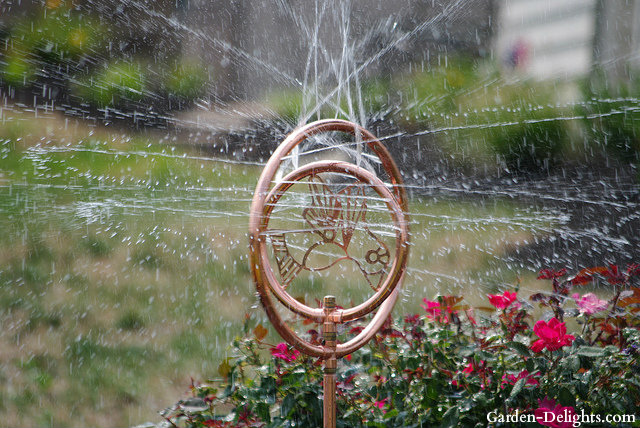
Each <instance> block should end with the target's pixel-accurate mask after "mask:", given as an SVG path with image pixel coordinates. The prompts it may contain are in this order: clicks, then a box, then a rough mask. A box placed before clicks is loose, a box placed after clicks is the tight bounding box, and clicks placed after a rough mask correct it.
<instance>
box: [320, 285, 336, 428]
mask: <svg viewBox="0 0 640 428" xmlns="http://www.w3.org/2000/svg"><path fill="white" fill-rule="evenodd" d="M323 306H324V312H325V321H324V324H323V325H322V336H323V337H324V347H325V349H326V350H327V351H329V352H330V357H329V358H327V359H326V360H325V361H324V382H323V395H324V399H323V420H324V424H323V427H324V428H335V427H336V369H337V367H338V360H337V359H336V354H335V352H336V346H337V337H336V336H337V329H336V323H335V321H334V319H333V317H332V315H333V312H334V311H335V309H336V298H335V297H334V296H325V297H324V305H323Z"/></svg>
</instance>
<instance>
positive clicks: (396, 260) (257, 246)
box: [249, 119, 409, 428]
mask: <svg viewBox="0 0 640 428" xmlns="http://www.w3.org/2000/svg"><path fill="white" fill-rule="evenodd" d="M331 131H340V132H345V133H349V134H351V135H353V136H354V137H357V139H358V140H360V139H361V141H362V142H363V144H366V145H367V147H368V148H369V149H371V151H372V152H373V153H374V154H375V155H376V156H377V157H378V158H379V159H380V162H381V164H382V167H383V169H384V171H385V173H386V174H387V175H388V177H389V180H390V185H386V184H385V183H383V182H382V181H381V180H380V179H379V178H378V177H377V176H376V175H375V174H373V173H371V172H369V171H367V170H365V169H364V168H361V167H359V166H356V165H354V164H351V163H348V162H342V161H318V162H313V163H310V164H307V165H304V166H302V167H300V168H298V169H296V170H294V171H293V172H291V173H289V174H287V175H286V176H285V177H284V178H283V179H281V180H279V181H278V182H276V180H275V177H276V173H277V171H278V168H279V167H280V165H281V163H282V161H283V159H284V158H285V157H286V156H288V155H289V154H290V153H291V152H292V150H293V149H294V148H295V147H296V146H298V145H299V144H301V143H302V142H304V141H305V140H306V139H307V138H308V137H310V136H312V135H315V134H319V133H323V132H331ZM327 173H329V174H337V175H340V176H346V177H348V178H349V180H350V183H352V184H349V185H346V186H345V187H343V188H342V189H341V190H339V191H333V190H332V188H331V186H329V185H328V184H327V183H325V181H324V180H323V179H322V176H321V174H327ZM305 182H306V183H307V186H308V188H309V191H310V194H311V202H310V204H309V205H308V206H306V207H301V209H302V214H301V216H302V219H301V221H304V224H305V226H306V228H305V229H304V230H303V231H299V230H298V231H295V232H296V233H306V234H307V235H305V236H307V237H308V238H309V239H308V240H309V241H311V242H312V243H311V245H309V247H308V248H306V249H304V248H303V249H302V250H301V251H302V256H300V255H298V258H296V256H295V255H294V254H293V253H292V252H291V251H290V248H289V244H288V241H287V233H293V231H291V232H287V231H282V230H271V229H269V221H270V220H271V216H272V214H273V212H274V209H275V207H277V206H278V202H279V201H280V200H281V199H282V197H283V196H284V195H285V194H286V192H287V191H288V190H289V189H291V187H292V186H293V185H294V184H300V183H305ZM365 188H369V189H372V190H373V191H374V192H375V193H376V194H377V195H378V197H379V198H380V200H382V201H384V204H385V205H386V208H387V211H388V213H389V215H390V217H391V221H392V223H393V230H394V232H395V248H394V250H395V252H394V253H393V257H392V254H391V251H390V249H389V247H388V246H387V245H386V244H385V242H384V241H383V240H382V239H380V238H379V237H378V236H376V234H375V233H374V232H373V231H372V230H371V229H369V228H368V226H367V225H366V221H365V219H366V216H367V212H368V204H367V196H366V195H365V191H364V189H365ZM407 207H408V202H407V195H406V192H405V189H404V187H403V185H402V179H401V177H400V173H399V171H398V168H397V166H396V165H395V163H394V162H393V159H392V158H391V156H390V154H389V152H388V151H387V149H386V148H385V147H384V146H383V145H382V143H380V141H379V140H378V139H377V138H376V137H375V136H373V135H372V134H371V133H370V132H369V131H367V130H365V129H364V128H362V127H360V126H358V125H356V124H354V123H351V122H348V121H345V120H340V119H329V120H322V121H317V122H314V123H311V124H309V125H306V126H303V127H301V128H299V129H297V130H295V131H294V132H292V133H291V134H290V135H289V136H288V137H287V138H286V139H285V140H284V141H283V142H282V144H281V145H280V146H279V147H278V148H277V149H276V151H275V152H274V153H273V155H272V156H271V158H270V159H269V161H268V162H267V165H266V166H265V168H264V170H263V171H262V174H261V176H260V179H259V180H258V184H257V186H256V191H255V194H254V197H253V202H252V204H251V212H250V218H249V248H250V264H251V271H252V274H253V279H254V282H255V283H256V289H257V291H258V295H259V297H260V301H261V303H262V306H263V307H264V309H265V312H266V313H267V316H268V317H269V319H270V321H271V323H272V324H273V326H274V327H275V329H276V330H277V331H278V333H279V334H280V335H281V336H282V338H283V339H284V340H286V341H287V342H289V343H290V344H292V345H293V346H294V347H296V348H297V349H298V350H300V351H301V352H304V353H306V354H308V355H310V356H313V357H318V358H321V359H322V360H324V377H323V394H324V428H335V425H336V404H335V398H336V369H337V359H338V358H341V357H343V356H345V355H347V354H350V353H352V352H354V351H355V350H357V349H359V348H360V347H362V346H363V345H364V344H366V343H367V342H368V341H369V340H370V339H371V338H372V337H373V336H374V335H375V334H376V333H377V331H378V330H379V329H380V328H381V327H382V325H383V323H384V322H385V320H386V319H387V317H388V315H389V314H390V313H391V310H392V309H393V305H394V304H395V302H396V300H397V298H398V294H399V285H400V284H401V283H402V280H403V278H404V273H405V268H406V264H407V259H408V253H409V247H408V242H409V230H408V215H407ZM356 229H358V230H364V232H365V233H366V234H367V236H369V237H370V239H371V240H372V241H371V242H374V243H376V245H377V248H373V249H369V251H366V253H365V254H364V257H363V258H362V259H357V258H356V257H355V256H354V255H353V253H352V251H351V248H350V244H351V241H352V237H353V234H354V231H355V230H356ZM323 246H332V247H335V248H338V249H339V250H340V254H344V255H341V256H340V257H339V258H338V259H336V260H333V261H331V262H329V263H327V264H326V265H321V266H313V267H312V266H310V264H309V259H310V258H311V257H312V256H313V255H314V254H315V252H316V251H317V249H318V248H323ZM270 254H272V258H270V257H269V255H270ZM272 260H275V263H272ZM344 260H349V261H351V262H352V263H354V264H355V265H356V266H357V269H359V271H360V272H361V273H362V275H363V277H364V279H365V280H366V281H367V283H368V285H369V286H370V287H371V288H372V290H373V294H372V295H371V296H370V297H369V298H368V299H367V300H366V301H364V302H362V303H360V304H358V305H356V306H353V307H350V308H344V309H342V308H337V307H336V299H335V297H334V296H325V297H324V299H323V306H322V308H313V307H310V306H307V305H306V304H304V303H302V302H300V301H298V300H296V299H295V298H293V297H292V296H291V295H290V294H289V293H288V292H287V288H288V287H289V285H290V284H291V283H292V282H293V281H294V280H295V278H296V277H297V276H298V275H299V274H300V273H301V272H303V271H309V272H313V271H322V270H326V269H329V268H331V267H332V266H334V265H335V264H337V263H338V262H342V261H344ZM272 264H273V265H275V266H272ZM273 296H275V297H276V299H277V300H278V301H280V303H282V304H283V305H284V307H286V308H287V309H289V310H291V311H292V312H294V313H296V314H299V315H301V316H303V317H305V318H307V319H311V320H313V321H315V322H318V323H322V335H323V339H324V343H323V344H322V345H313V344H311V343H309V342H307V341H305V340H303V339H302V338H301V337H300V336H298V335H297V334H296V333H295V332H294V331H293V330H292V329H291V328H290V327H289V326H288V325H287V324H286V323H285V322H284V320H283V319H282V318H281V317H280V315H279V313H278V311H277V309H276V306H275V302H274V301H273ZM376 310H377V312H376V314H375V315H374V317H373V319H372V321H371V322H370V323H369V324H368V325H367V326H366V327H365V328H364V329H363V330H362V331H361V332H360V333H359V334H358V335H356V336H355V337H354V338H352V339H351V340H349V341H347V342H345V343H338V342H337V324H340V323H344V322H347V321H351V320H355V319H359V318H362V317H363V316H365V315H367V314H369V313H371V312H372V311H376Z"/></svg>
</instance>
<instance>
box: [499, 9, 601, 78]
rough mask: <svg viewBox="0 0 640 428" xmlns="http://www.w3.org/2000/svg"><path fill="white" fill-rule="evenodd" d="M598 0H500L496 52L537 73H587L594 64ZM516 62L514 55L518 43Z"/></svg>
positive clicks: (522, 69) (558, 75)
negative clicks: (512, 56)
mask: <svg viewBox="0 0 640 428" xmlns="http://www.w3.org/2000/svg"><path fill="white" fill-rule="evenodd" d="M595 11H596V1H595V0H501V1H500V5H499V9H498V22H497V23H498V25H497V28H496V33H495V39H494V55H498V56H499V58H500V59H501V60H503V62H504V63H505V66H506V67H515V68H518V69H519V70H520V72H522V73H524V74H526V75H528V76H530V77H533V78H536V79H549V78H567V77H575V76H582V75H586V74H587V73H588V72H589V71H590V70H591V67H592V62H593V41H594V36H595V28H596V18H595ZM518 47H519V49H520V51H519V58H518V61H517V64H513V63H510V62H509V55H510V52H511V51H512V50H513V49H516V48H518Z"/></svg>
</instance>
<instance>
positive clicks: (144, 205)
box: [0, 110, 551, 426]
mask: <svg viewBox="0 0 640 428" xmlns="http://www.w3.org/2000/svg"><path fill="white" fill-rule="evenodd" d="M2 115H3V117H2V118H0V119H1V120H0V230H2V233H1V234H0V324H1V325H2V329H1V330H0V418H1V420H2V421H3V422H2V425H4V426H131V425H135V424H139V423H142V422H144V421H149V420H151V421H157V420H158V419H159V417H158V415H157V411H158V410H160V409H162V408H164V407H167V406H169V405H171V404H173V403H174V402H175V401H176V400H177V399H178V398H180V397H182V396H183V395H184V392H185V391H186V390H187V389H188V386H189V383H190V378H191V377H193V378H194V379H197V380H206V379H210V378H214V377H218V365H219V364H220V363H221V361H223V359H224V358H225V357H226V352H227V347H228V345H229V344H230V342H231V340H232V339H233V338H234V336H236V335H239V334H241V325H242V322H243V319H244V316H245V314H246V313H247V312H251V313H253V314H255V315H256V316H260V317H262V312H261V310H260V309H259V308H257V307H256V305H257V299H256V297H255V294H254V287H253V283H252V280H251V275H250V272H249V269H248V263H247V239H246V228H247V222H248V211H249V203H250V198H251V196H252V193H253V189H254V186H255V183H256V181H257V177H258V174H259V172H260V168H259V167H256V166H249V165H237V164H230V163H227V162H224V161H219V160H218V161H216V160H210V159H203V158H200V157H199V156H196V155H194V154H193V153H190V152H189V151H188V150H185V149H178V148H171V147H170V146H167V145H166V144H162V143H161V142H159V141H158V139H157V138H155V137H154V136H152V135H151V134H136V135H120V134H118V133H116V132H108V131H107V130H105V129H102V128H90V127H88V126H86V125H84V124H82V123H75V122H74V123H73V124H72V125H71V124H69V123H68V120H65V119H63V118H58V117H48V118H45V119H38V120H37V121H35V120H31V119H30V118H29V117H26V116H24V115H17V114H14V113H11V112H7V111H6V110H5V111H4V112H3V113H2ZM411 213H412V217H411V220H412V225H411V228H412V234H413V236H412V249H411V252H412V254H411V256H410V257H411V259H410V263H409V273H408V275H407V278H406V281H405V285H406V288H405V292H404V294H403V298H402V301H401V302H400V306H399V308H398V309H396V313H398V314H399V313H403V312H406V311H418V310H420V308H419V303H420V302H421V299H422V297H433V295H434V294H435V293H438V292H440V293H443V294H466V297H467V298H469V299H470V300H473V299H476V300H477V301H480V300H482V298H483V296H484V293H486V292H487V291H493V290H495V289H496V287H498V286H501V285H504V284H505V283H515V282H516V281H517V277H518V275H519V273H518V272H511V271H505V270H500V271H499V274H498V273H496V272H498V270H496V269H498V268H497V267H496V266H497V263H499V261H498V260H497V258H496V255H500V254H502V253H503V252H504V251H505V250H507V249H509V248H510V247H512V246H517V245H520V244H521V243H522V242H523V241H524V240H527V239H530V238H531V236H532V233H535V232H536V231H539V232H540V233H543V231H544V230H545V229H546V228H548V227H549V226H550V223H551V222H550V221H549V220H545V219H535V218H529V217H527V216H526V213H524V211H522V210H521V209H519V208H518V207H517V206H516V205H514V204H513V203H507V202H504V203H496V204H477V203H474V202H472V201H471V202H460V201H455V200H438V201H433V200H427V199H416V200H413V201H412V205H411ZM492 272H493V274H492ZM487 273H489V275H487ZM486 278H492V280H491V281H489V282H487V281H485V282H484V283H483V284H482V285H481V286H480V285H478V284H479V283H480V282H482V281H484V280H485V279H486ZM531 280H532V278H531V275H529V276H525V277H524V278H521V281H522V283H523V284H526V283H528V281H531ZM314 286H315V287H317V286H318V284H315V285H314ZM303 292H304V287H303ZM351 295H352V296H353V299H354V300H356V299H358V298H359V297H360V296H359V295H357V293H355V294H351ZM270 340H272V341H276V340H277V338H275V337H271V339H270Z"/></svg>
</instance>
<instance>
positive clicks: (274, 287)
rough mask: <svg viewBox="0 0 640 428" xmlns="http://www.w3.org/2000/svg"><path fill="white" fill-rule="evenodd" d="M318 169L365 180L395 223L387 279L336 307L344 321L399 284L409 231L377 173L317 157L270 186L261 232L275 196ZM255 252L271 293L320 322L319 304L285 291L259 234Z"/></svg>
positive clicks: (362, 312) (374, 304) (366, 310)
mask: <svg viewBox="0 0 640 428" xmlns="http://www.w3.org/2000/svg"><path fill="white" fill-rule="evenodd" d="M318 172H336V173H344V174H347V175H351V176H352V177H355V178H358V179H359V180H360V181H362V182H364V183H367V184H368V185H369V186H371V187H372V188H373V189H374V190H375V191H376V192H377V193H378V195H380V196H381V197H382V198H383V199H384V200H385V201H386V204H387V208H388V209H389V211H390V213H391V216H392V218H393V222H394V225H395V227H396V257H395V258H394V260H393V264H392V266H391V271H390V273H389V274H388V275H387V277H386V279H385V280H384V282H383V284H382V285H381V286H380V287H379V288H378V290H377V291H376V292H375V293H374V294H373V295H372V296H371V297H370V298H369V299H367V300H366V301H365V302H363V303H361V304H359V305H357V306H354V307H352V308H349V309H344V310H341V311H338V313H339V315H338V317H339V319H340V320H341V321H342V322H347V321H351V320H354V319H358V318H361V317H363V316H364V315H366V314H368V313H370V312H371V311H373V310H374V309H376V308H377V307H378V306H380V304H381V303H382V302H383V301H384V300H385V299H386V298H387V297H388V296H389V295H390V294H391V292H392V291H393V289H394V288H395V287H396V286H397V285H398V282H399V280H400V275H401V273H402V272H403V271H404V268H405V266H406V261H407V255H408V247H407V245H406V242H407V239H408V236H409V231H408V229H407V222H406V220H405V216H404V211H403V210H402V208H401V207H400V205H399V204H398V202H397V200H396V198H395V197H394V196H393V194H392V193H391V192H390V191H389V190H388V189H387V188H386V186H385V185H384V183H383V182H382V181H380V179H379V178H378V177H376V176H375V175H374V174H372V173H370V172H369V171H367V170H365V169H363V168H360V167H358V166H356V165H353V164H350V163H347V162H339V161H319V162H313V163H310V164H307V165H304V166H303V167H301V168H298V169H296V170H295V171H293V172H292V173H290V174H288V175H287V176H286V177H285V178H283V179H282V181H281V182H280V183H279V184H278V185H277V186H276V187H275V188H273V189H272V190H271V192H270V193H269V195H268V196H267V197H266V199H265V203H264V205H263V206H264V208H263V215H262V222H261V224H260V234H261V235H263V233H264V231H265V230H266V228H267V225H268V222H269V218H270V216H271V212H272V210H273V208H274V206H275V204H277V202H278V200H279V199H280V197H281V196H282V195H283V194H284V193H285V192H286V191H287V189H289V188H290V187H291V186H293V183H294V182H296V181H298V180H301V179H303V178H305V177H307V176H309V175H312V174H314V173H318ZM258 253H259V257H260V266H261V268H262V271H263V274H264V278H265V279H266V281H267V285H268V286H269V289H270V290H271V291H272V292H273V294H275V295H276V297H277V298H278V300H280V302H282V304H284V305H285V306H286V307H287V308H288V309H290V310H292V311H293V312H296V313H298V314H300V315H302V316H304V317H307V318H310V319H313V320H314V321H316V322H322V320H323V319H324V315H325V313H324V310H323V309H322V308H312V307H309V306H307V305H304V304H303V303H301V302H299V301H298V300H296V299H294V298H293V297H292V296H291V295H290V294H288V293H287V292H286V290H285V289H284V287H283V286H282V285H281V284H280V282H279V281H278V279H277V278H276V276H275V274H274V272H273V270H272V269H271V266H270V264H269V258H268V253H267V246H266V240H265V239H262V238H261V239H259V240H258Z"/></svg>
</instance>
